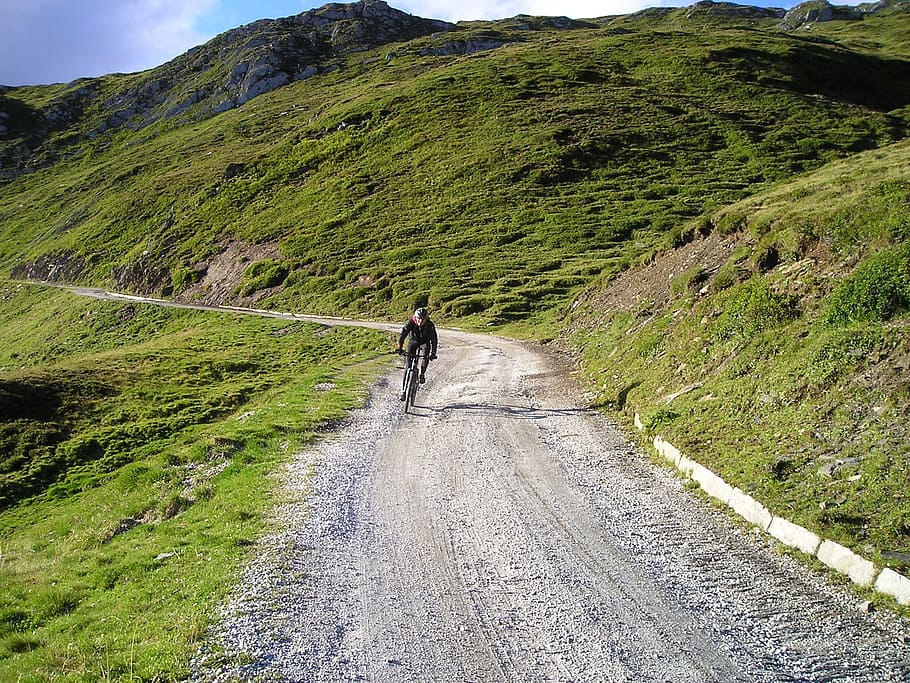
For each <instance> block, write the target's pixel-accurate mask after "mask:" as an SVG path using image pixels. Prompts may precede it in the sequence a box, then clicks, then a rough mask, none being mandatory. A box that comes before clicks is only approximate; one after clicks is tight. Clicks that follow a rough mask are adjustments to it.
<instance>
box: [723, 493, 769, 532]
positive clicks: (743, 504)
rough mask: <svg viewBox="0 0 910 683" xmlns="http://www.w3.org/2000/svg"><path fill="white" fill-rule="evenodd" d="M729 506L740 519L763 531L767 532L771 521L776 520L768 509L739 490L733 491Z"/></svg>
mask: <svg viewBox="0 0 910 683" xmlns="http://www.w3.org/2000/svg"><path fill="white" fill-rule="evenodd" d="M729 504H730V507H731V508H733V509H734V510H735V511H736V512H737V513H738V514H739V516H740V517H742V518H743V519H745V520H746V521H747V522H750V523H752V524H754V525H755V526H757V527H758V528H759V529H761V530H762V531H767V530H768V527H770V526H771V521H772V520H773V519H774V517H773V516H772V515H771V511H770V510H768V508H766V507H765V506H764V505H762V504H761V503H759V502H758V501H757V500H755V499H754V498H753V497H752V496H750V495H748V494H746V493H743V492H742V491H740V490H739V489H733V495H732V496H730V503H729Z"/></svg>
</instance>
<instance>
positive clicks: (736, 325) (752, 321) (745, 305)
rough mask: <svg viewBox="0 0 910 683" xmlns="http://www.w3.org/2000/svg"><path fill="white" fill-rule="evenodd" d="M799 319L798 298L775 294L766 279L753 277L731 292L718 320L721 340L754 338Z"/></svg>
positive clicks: (733, 288) (718, 331)
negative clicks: (760, 333) (756, 335)
mask: <svg viewBox="0 0 910 683" xmlns="http://www.w3.org/2000/svg"><path fill="white" fill-rule="evenodd" d="M798 316H799V308H798V307H797V302H796V298H795V297H794V296H792V295H789V294H785V293H781V292H775V291H773V290H772V289H771V287H770V286H769V285H768V283H767V282H766V281H765V280H764V278H762V277H758V276H756V277H753V278H752V279H750V280H747V281H746V282H743V283H741V284H739V285H736V286H734V287H732V288H731V289H730V296H729V297H728V298H727V300H726V304H725V305H724V311H723V313H722V314H721V315H720V317H719V318H718V320H717V327H716V329H715V336H716V337H717V338H718V339H731V338H733V337H751V336H752V335H755V334H757V333H759V332H762V331H764V330H768V329H773V328H775V327H779V326H780V325H783V324H785V323H787V322H789V321H791V320H794V319H796V318H797V317H798Z"/></svg>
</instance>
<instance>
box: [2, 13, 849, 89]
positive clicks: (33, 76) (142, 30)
mask: <svg viewBox="0 0 910 683" xmlns="http://www.w3.org/2000/svg"><path fill="white" fill-rule="evenodd" d="M694 1H695V0H651V1H649V0H483V1H481V0H458V1H457V2H456V1H453V0H403V1H400V2H399V1H397V0H387V2H388V3H389V5H391V6H392V7H395V8H396V9H400V10H402V11H405V12H408V13H410V14H414V15H416V16H421V17H426V18H430V19H444V20H447V21H453V22H455V21H460V20H471V19H502V18H505V17H512V16H515V15H516V14H537V15H544V16H569V17H572V18H576V19H578V18H590V17H600V16H606V15H610V14H626V13H629V12H634V11H637V10H639V9H642V8H644V7H655V6H658V5H670V6H680V5H688V4H691V3H692V2H694ZM324 4H326V1H325V0H321V1H317V2H312V1H310V0H0V84H2V85H36V84H45V83H62V82H69V81H71V80H73V79H75V78H79V77H90V76H101V75H103V74H108V73H115V72H123V73H129V72H133V71H142V70H144V69H149V68H151V67H154V66H158V65H160V64H163V63H165V62H167V61H168V60H170V59H173V58H174V57H176V56H177V55H180V54H182V53H183V52H186V51H187V50H188V49H190V48H191V47H194V46H196V45H201V44H202V43H204V42H206V41H207V40H209V39H210V38H212V37H214V36H216V35H217V34H219V33H222V32H224V31H227V30H229V29H231V28H235V27H237V26H241V25H243V24H248V23H250V22H251V21H255V20H257V19H263V18H276V17H286V16H291V15H293V14H299V13H300V12H303V11H305V10H307V9H310V8H313V7H319V6H321V5H324ZM740 4H753V5H759V6H764V7H767V6H774V7H785V8H787V7H792V6H793V5H794V4H795V0H788V2H786V3H774V2H771V1H769V0H759V1H758V2H746V1H743V2H740ZM856 4H858V3H856Z"/></svg>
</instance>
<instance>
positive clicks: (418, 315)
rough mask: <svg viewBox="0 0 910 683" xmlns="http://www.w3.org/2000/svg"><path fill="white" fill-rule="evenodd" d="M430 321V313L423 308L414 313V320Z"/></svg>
mask: <svg viewBox="0 0 910 683" xmlns="http://www.w3.org/2000/svg"><path fill="white" fill-rule="evenodd" d="M429 319H430V312H429V311H428V310H427V309H425V308H424V307H423V306H421V307H420V308H418V309H417V310H416V311H414V320H417V321H423V320H429Z"/></svg>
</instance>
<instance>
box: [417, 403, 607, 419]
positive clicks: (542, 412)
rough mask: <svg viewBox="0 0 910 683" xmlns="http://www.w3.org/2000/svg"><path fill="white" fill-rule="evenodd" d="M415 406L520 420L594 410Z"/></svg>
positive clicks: (489, 405)
mask: <svg viewBox="0 0 910 683" xmlns="http://www.w3.org/2000/svg"><path fill="white" fill-rule="evenodd" d="M414 407H415V408H425V409H426V410H428V411H430V412H431V413H447V412H458V413H467V414H471V415H486V416H488V417H508V418H517V419H519V420H542V419H544V418H548V417H558V416H562V415H581V414H583V413H589V412H592V410H593V409H592V408H577V407H574V406H573V407H571V408H532V407H530V406H510V405H505V404H502V403H454V404H452V405H447V406H442V407H430V406H420V405H415V406H414Z"/></svg>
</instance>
